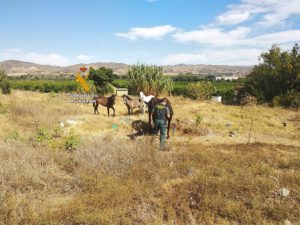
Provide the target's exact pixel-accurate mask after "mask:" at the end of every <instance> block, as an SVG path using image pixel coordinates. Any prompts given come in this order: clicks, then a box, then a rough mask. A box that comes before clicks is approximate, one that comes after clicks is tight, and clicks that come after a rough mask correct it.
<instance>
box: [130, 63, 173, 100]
mask: <svg viewBox="0 0 300 225" xmlns="http://www.w3.org/2000/svg"><path fill="white" fill-rule="evenodd" d="M162 69H163V68H162V67H161V66H155V65H153V66H149V65H144V64H137V65H133V66H131V67H130V69H129V71H128V78H129V89H130V90H131V91H132V92H134V93H139V92H140V91H143V92H144V93H145V94H146V95H155V96H159V95H160V94H164V93H170V91H171V90H172V89H173V81H172V79H171V78H170V77H169V76H166V75H164V74H163V71H162Z"/></svg>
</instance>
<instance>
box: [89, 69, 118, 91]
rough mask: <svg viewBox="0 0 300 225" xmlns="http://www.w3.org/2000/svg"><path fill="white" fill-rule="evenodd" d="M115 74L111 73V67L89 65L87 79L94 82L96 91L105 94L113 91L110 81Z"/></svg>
mask: <svg viewBox="0 0 300 225" xmlns="http://www.w3.org/2000/svg"><path fill="white" fill-rule="evenodd" d="M116 77H117V76H116V75H115V74H114V73H113V70H112V69H109V68H105V67H100V68H99V69H94V68H93V67H90V71H89V79H90V80H92V81H93V82H94V85H95V87H96V91H97V93H100V94H107V93H112V92H113V87H112V85H111V83H112V82H113V80H114V79H115V78H116Z"/></svg>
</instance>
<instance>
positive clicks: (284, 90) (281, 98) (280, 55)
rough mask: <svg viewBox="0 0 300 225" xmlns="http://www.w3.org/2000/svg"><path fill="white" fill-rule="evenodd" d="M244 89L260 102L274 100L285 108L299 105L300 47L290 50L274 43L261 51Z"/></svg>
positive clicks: (296, 45)
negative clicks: (267, 49)
mask: <svg viewBox="0 0 300 225" xmlns="http://www.w3.org/2000/svg"><path fill="white" fill-rule="evenodd" d="M245 91H246V92H247V93H249V94H251V95H253V96H255V97H256V98H257V99H258V101H259V102H260V103H266V102H267V103H271V102H273V103H275V104H280V105H283V106H286V107H294V108H297V109H298V108H299V107H300V48H299V46H298V44H295V46H294V47H293V49H292V50H291V51H283V50H282V49H281V48H279V47H278V46H276V45H274V46H272V48H271V49H270V50H269V51H268V52H265V53H262V54H261V62H260V64H258V65H257V66H255V67H254V68H253V70H252V72H251V74H250V76H249V77H248V79H247V81H246V87H245Z"/></svg>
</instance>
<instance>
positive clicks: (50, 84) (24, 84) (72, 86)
mask: <svg viewBox="0 0 300 225" xmlns="http://www.w3.org/2000/svg"><path fill="white" fill-rule="evenodd" d="M9 83H10V85H11V87H12V88H13V89H20V90H27V91H40V92H46V93H47V92H56V93H57V92H74V91H76V90H78V88H80V87H79V85H78V83H77V82H76V81H75V80H10V81H9Z"/></svg>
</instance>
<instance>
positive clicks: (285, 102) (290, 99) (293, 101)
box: [272, 90, 300, 110]
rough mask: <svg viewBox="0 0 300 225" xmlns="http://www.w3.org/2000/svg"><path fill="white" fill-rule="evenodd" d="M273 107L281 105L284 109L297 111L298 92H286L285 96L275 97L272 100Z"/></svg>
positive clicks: (299, 102)
mask: <svg viewBox="0 0 300 225" xmlns="http://www.w3.org/2000/svg"><path fill="white" fill-rule="evenodd" d="M272 103H273V106H279V105H282V106H284V107H287V108H288V107H289V108H292V109H295V110H298V109H299V107H300V92H297V91H295V90H292V91H288V92H287V93H286V94H285V95H282V96H275V97H274V99H273V102H272Z"/></svg>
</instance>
